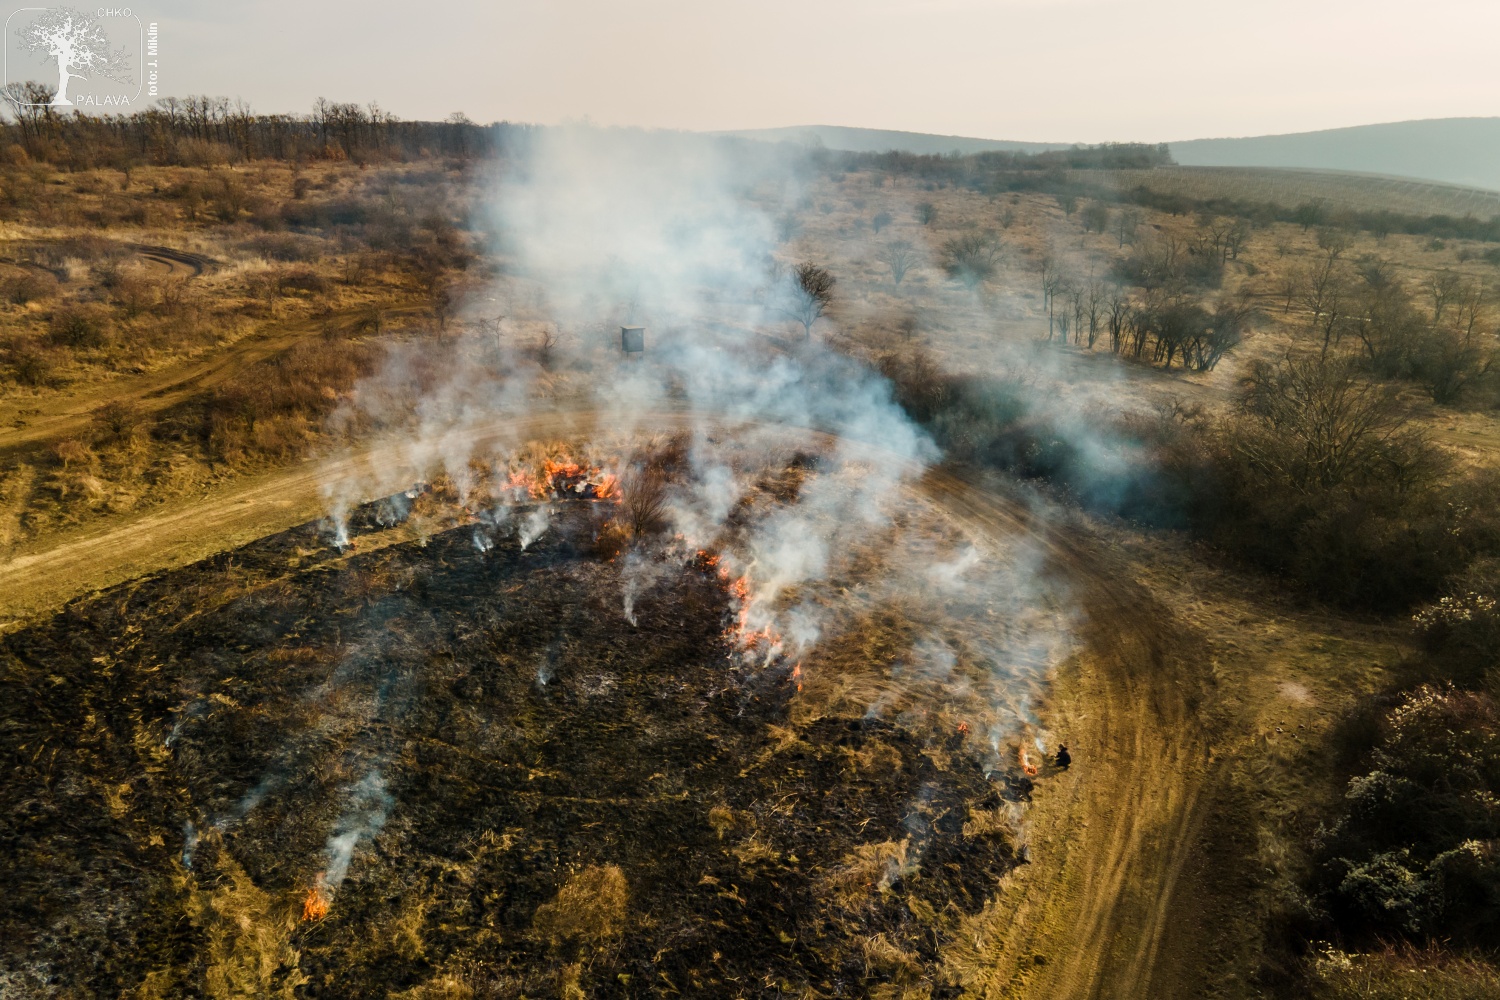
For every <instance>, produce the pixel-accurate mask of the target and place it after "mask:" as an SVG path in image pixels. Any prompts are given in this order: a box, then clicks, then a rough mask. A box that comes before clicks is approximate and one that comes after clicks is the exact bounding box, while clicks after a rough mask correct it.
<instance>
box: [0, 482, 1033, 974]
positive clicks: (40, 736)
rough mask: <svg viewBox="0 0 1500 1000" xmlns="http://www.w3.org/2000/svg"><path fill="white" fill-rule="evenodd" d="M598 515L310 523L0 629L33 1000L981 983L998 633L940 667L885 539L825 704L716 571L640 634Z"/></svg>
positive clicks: (844, 627) (15, 932)
mask: <svg viewBox="0 0 1500 1000" xmlns="http://www.w3.org/2000/svg"><path fill="white" fill-rule="evenodd" d="M607 506H608V505H604V504H594V503H589V502H583V501H568V502H561V503H556V504H553V505H551V510H552V514H551V517H550V527H549V530H548V531H547V532H546V533H545V534H543V535H542V537H541V538H540V539H539V540H536V541H535V542H533V543H531V544H530V545H529V547H527V548H525V549H523V548H522V546H521V544H520V539H519V538H518V537H517V535H516V534H515V533H509V534H507V533H505V532H497V533H494V535H493V536H492V537H491V538H488V539H485V540H484V541H483V543H482V544H476V538H477V537H479V536H477V535H476V533H475V531H474V529H473V528H472V526H460V527H450V528H447V529H445V530H441V531H438V532H436V533H435V534H432V535H431V537H427V538H421V539H418V540H412V541H405V542H400V543H397V544H390V545H387V546H385V547H382V548H378V549H373V550H372V548H371V545H370V544H366V545H365V546H364V551H358V550H356V551H354V552H352V553H349V554H341V553H340V552H338V551H337V550H336V549H334V548H332V547H330V546H329V545H328V544H327V539H326V535H325V534H324V533H322V532H320V530H319V529H318V528H317V527H316V526H313V525H308V526H305V527H303V528H299V529H294V530H292V531H289V532H285V533H282V534H280V535H276V536H273V537H270V538H266V539H263V540H261V541H259V542H256V543H254V544H252V545H249V546H247V547H245V548H242V549H239V550H237V551H235V552H233V553H229V554H226V555H224V556H221V557H218V558H215V559H212V560H208V561H205V562H203V563H199V564H197V565H194V566H190V567H187V568H185V569H182V570H179V571H175V572H171V573H168V574H165V575H161V576H158V577H155V578H150V579H147V580H144V581H140V582H137V583H135V584H131V585H128V586H124V587H120V588H117V589H115V590H113V591H110V592H107V593H104V594H102V595H98V596H96V597H94V598H90V599H87V600H83V601H80V602H75V603H74V604H73V605H71V606H70V607H69V608H68V609H67V610H66V611H64V612H63V613H61V614H59V615H57V616H56V617H54V618H52V619H51V620H48V621H45V622H41V623H38V624H35V625H34V626H32V627H30V628H28V629H26V630H24V631H20V632H17V633H14V634H12V635H10V636H7V637H5V639H4V641H3V645H0V656H3V658H4V664H3V691H0V720H3V735H0V741H3V751H4V753H5V755H6V758H7V762H6V766H5V768H4V772H3V776H0V781H3V789H0V800H3V803H4V812H3V816H0V840H3V845H4V850H3V855H0V865H3V870H0V880H3V884H4V885H5V887H6V889H5V892H4V893H3V894H0V897H3V900H0V941H3V942H4V943H3V944H0V948H3V953H0V954H3V966H0V969H3V978H0V985H3V986H4V990H3V992H4V993H5V995H7V996H82V995H101V996H115V995H126V994H129V995H136V996H164V997H165V996H198V995H211V996H237V995H247V996H248V995H280V996H304V997H312V996H338V997H344V996H385V995H392V994H402V995H407V996H454V997H462V996H474V997H481V996H494V997H520V996H533V997H539V996H584V995H590V996H647V995H674V996H675V995H684V996H725V997H732V996H771V995H797V996H864V995H889V996H913V997H915V996H951V995H957V992H958V990H957V988H956V987H953V986H951V985H949V984H947V983H946V982H945V980H944V976H943V974H942V969H941V958H942V952H943V949H944V947H945V945H946V943H947V941H948V940H949V938H950V937H951V935H952V933H953V932H954V931H955V929H956V928H957V926H958V923H959V921H960V920H961V918H962V916H963V915H964V914H971V913H973V912H975V911H976V910H978V909H979V908H980V907H981V906H982V905H983V904H984V902H985V900H986V899H987V898H988V897H989V896H991V895H993V894H994V892H995V891H996V887H997V883H998V881H999V879H1000V878H1001V877H1002V876H1003V874H1004V873H1005V872H1006V871H1008V870H1009V869H1010V868H1012V867H1013V866H1015V865H1016V864H1018V863H1020V862H1019V857H1018V852H1017V847H1016V839H1015V834H1016V829H1015V826H1014V819H1015V815H1016V812H1015V807H1014V800H1015V799H1016V798H1018V797H1023V796H1024V794H1025V792H1026V789H1027V787H1028V781H1027V779H1026V778H1025V776H1024V775H1021V774H1019V773H1018V772H1017V771H1016V770H1015V768H1014V767H1011V766H1006V763H1005V761H1006V758H1005V757H1003V756H1000V755H998V754H997V749H996V745H994V744H993V741H989V740H986V739H981V738H980V732H981V730H982V729H983V722H982V720H980V719H979V718H977V716H975V715H973V714H966V713H972V712H974V711H977V709H975V708H974V707H973V704H971V703H973V702H975V699H976V697H977V696H979V695H982V694H983V692H982V691H980V690H979V685H978V684H976V683H970V682H969V681H967V680H964V679H963V678H964V671H965V666H964V664H965V661H966V660H967V659H968V658H969V657H968V655H967V654H966V652H965V650H964V648H963V643H964V642H966V641H970V640H974V641H978V638H981V637H982V632H983V629H982V628H980V627H978V626H975V625H974V624H973V623H972V622H969V623H965V622H964V621H963V620H961V619H955V620H953V621H949V622H946V624H942V625H941V628H947V629H949V630H950V633H951V634H950V637H949V638H950V639H951V646H952V648H956V649H958V655H957V657H956V658H955V657H954V655H953V654H951V653H949V654H947V656H948V662H946V663H943V664H940V665H939V666H940V668H941V669H940V671H935V669H934V668H933V666H932V663H933V661H934V656H935V654H934V653H933V651H932V644H933V639H932V638H931V635H932V634H933V633H934V630H936V631H941V628H939V627H938V623H935V619H934V618H933V615H935V614H937V612H935V611H934V612H921V611H920V610H918V609H914V608H913V607H912V606H911V601H910V600H909V599H908V600H906V603H905V604H904V605H902V606H892V605H891V604H890V602H888V601H884V600H883V599H882V598H881V596H880V591H879V588H876V589H875V590H870V589H864V590H861V589H860V588H859V586H858V581H857V579H856V577H857V576H863V577H865V578H872V577H874V578H878V577H879V576H880V575H881V572H882V571H881V567H880V566H878V565H875V564H873V563H872V560H873V561H874V562H878V557H877V556H876V555H873V554H872V553H864V554H862V555H859V554H857V555H856V556H855V557H852V558H851V559H850V560H849V564H848V566H847V574H846V575H844V576H840V575H839V574H833V575H832V576H831V577H830V583H829V586H828V588H827V589H828V591H829V593H831V594H838V593H839V592H840V591H842V592H843V594H844V603H845V605H846V608H845V610H844V611H843V612H842V615H843V617H842V618H841V619H840V620H839V621H838V623H837V624H836V625H835V626H834V627H831V628H829V629H828V630H827V633H826V634H825V636H824V637H823V639H822V640H821V642H820V644H819V646H818V649H817V650H816V651H815V652H814V654H813V655H812V656H811V657H810V658H809V659H808V660H807V662H806V675H805V680H806V684H805V689H804V684H803V681H804V674H803V671H802V670H801V669H799V668H800V666H801V664H797V665H795V666H794V665H793V664H791V663H789V662H780V661H778V662H775V663H771V664H769V665H767V664H764V663H759V662H752V660H751V658H747V657H746V656H745V655H744V651H743V650H740V649H737V648H736V646H735V643H734V641H733V638H732V628H731V626H732V624H733V621H734V617H735V610H736V609H735V600H734V594H733V592H732V589H733V588H732V585H731V584H730V583H729V581H727V580H726V579H725V578H724V577H723V576H722V575H721V574H719V573H717V572H715V571H714V569H713V566H712V564H711V563H708V562H704V561H702V560H698V561H694V560H686V561H683V562H681V563H679V564H675V565H674V568H673V571H672V572H670V573H666V574H661V575H659V576H658V578H657V579H656V580H655V582H654V584H653V586H652V588H651V590H650V591H649V593H647V594H645V595H643V596H642V598H641V599H640V600H639V601H638V602H637V603H636V606H635V608H634V610H633V615H634V617H635V624H633V625H632V624H631V623H630V622H629V621H628V620H627V619H626V618H625V616H624V615H623V614H622V610H621V601H620V595H621V592H622V588H623V583H622V579H621V575H622V572H623V570H624V567H625V566H626V564H627V562H628V560H627V559H625V558H624V557H622V556H619V555H618V554H616V553H612V552H609V551H608V550H607V549H602V548H601V546H600V544H599V538H600V528H601V523H602V522H601V518H604V517H607V516H608V514H607V510H606V508H607ZM378 513H379V508H375V507H371V508H367V509H366V510H365V511H364V512H363V514H362V517H363V522H364V524H365V526H366V527H367V528H374V518H375V515H376V514H378ZM357 520H358V519H357ZM897 520H898V522H899V518H898V519H897ZM896 527H899V523H898V524H897V525H896ZM381 537H382V533H381V532H379V531H372V532H371V533H370V534H368V535H367V536H366V539H368V540H378V539H380V538H381ZM387 537H388V536H387ZM487 546H488V547H487ZM881 547H882V543H881V541H880V540H879V539H875V540H873V543H872V552H874V551H878V550H879V549H880V548H881ZM964 561H965V560H962V559H961V560H960V562H964ZM967 561H972V559H970V560H967ZM851 588H853V589H852V590H851ZM949 610H950V611H951V610H952V609H951V608H950V609H949ZM990 614H991V615H992V616H993V615H994V609H993V608H991V609H990ZM964 634H967V635H968V638H967V639H965V638H964ZM944 648H945V649H947V648H949V647H948V646H945V647H944ZM924 664H925V666H924ZM903 671H904V672H905V674H906V675H907V676H906V679H905V680H904V681H902V682H900V683H896V682H893V681H892V680H891V678H892V677H896V676H897V675H900V674H902V673H903ZM985 673H986V676H990V675H991V674H993V670H992V669H990V668H986V671H985ZM924 691H925V692H926V693H925V694H924V693H923V692H924ZM861 692H863V693H861ZM945 692H946V693H945ZM856 695H857V697H856ZM965 699H967V701H966V700H965ZM979 700H985V699H984V698H980V699H979ZM939 703H941V704H939ZM966 719H973V720H974V721H973V726H972V727H971V726H970V724H969V722H968V721H965V720H966ZM955 720H958V722H957V724H956V725H955ZM1010 759H1011V760H1013V757H1012V758H1010Z"/></svg>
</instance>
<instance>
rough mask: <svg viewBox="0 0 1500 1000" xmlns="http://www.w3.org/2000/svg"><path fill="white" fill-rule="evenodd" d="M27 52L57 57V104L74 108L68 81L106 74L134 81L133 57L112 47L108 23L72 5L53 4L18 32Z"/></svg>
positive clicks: (110, 77)
mask: <svg viewBox="0 0 1500 1000" xmlns="http://www.w3.org/2000/svg"><path fill="white" fill-rule="evenodd" d="M17 34H18V35H19V36H20V39H21V48H22V49H23V50H24V51H26V52H45V53H47V55H48V56H50V57H51V58H53V59H55V60H57V76H58V83H57V91H56V93H54V94H53V95H52V100H51V102H50V103H51V104H52V106H53V107H72V106H73V102H72V101H70V100H68V84H69V83H70V82H71V81H73V80H88V79H90V78H91V77H93V76H102V77H104V78H105V79H107V80H114V81H115V82H116V83H130V82H131V76H130V57H129V55H128V54H127V53H126V51H125V50H124V49H123V48H120V49H111V48H110V47H109V38H108V37H107V36H106V35H105V34H104V26H103V25H101V24H100V23H99V21H98V19H97V18H94V17H91V16H89V15H88V14H85V13H83V12H82V11H77V10H74V9H72V8H71V7H51V8H47V9H45V10H44V11H43V12H42V13H41V14H38V15H37V16H36V17H34V18H32V19H31V20H30V21H28V22H27V23H26V24H25V25H24V26H22V28H21V29H20V31H18V32H17Z"/></svg>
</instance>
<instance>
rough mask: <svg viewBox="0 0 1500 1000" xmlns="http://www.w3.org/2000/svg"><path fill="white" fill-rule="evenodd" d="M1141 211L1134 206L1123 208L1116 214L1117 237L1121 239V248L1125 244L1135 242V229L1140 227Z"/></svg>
mask: <svg viewBox="0 0 1500 1000" xmlns="http://www.w3.org/2000/svg"><path fill="white" fill-rule="evenodd" d="M1140 225H1141V213H1140V212H1139V211H1137V210H1136V209H1133V208H1126V209H1122V210H1121V211H1120V212H1118V213H1116V215H1115V227H1114V231H1115V237H1116V238H1117V239H1119V241H1120V249H1122V250H1123V249H1124V248H1125V244H1127V243H1134V242H1135V231H1136V230H1137V229H1138V228H1140Z"/></svg>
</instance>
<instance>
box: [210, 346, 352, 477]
mask: <svg viewBox="0 0 1500 1000" xmlns="http://www.w3.org/2000/svg"><path fill="white" fill-rule="evenodd" d="M375 359H376V351H375V350H374V349H373V348H370V347H367V346H365V345H363V344H359V343H356V342H352V341H346V340H322V339H320V340H315V341H304V342H303V343H301V344H298V345H297V346H296V347H293V348H292V349H291V350H290V351H288V352H287V353H286V354H284V355H282V356H281V357H279V358H277V359H276V360H275V361H272V362H268V363H266V364H264V365H259V366H257V368H256V370H255V371H253V372H251V373H250V374H249V375H248V376H247V377H246V378H244V379H242V380H240V381H238V382H236V383H235V384H233V385H229V386H225V387H223V388H220V389H218V390H216V391H215V392H214V394H213V395H212V396H211V397H210V399H209V400H208V403H207V407H206V412H205V417H206V423H207V427H208V436H209V444H210V447H211V449H212V450H213V451H214V452H215V453H216V454H218V455H219V456H220V457H222V458H224V459H226V460H228V461H231V462H238V461H241V460H244V459H246V458H248V457H251V456H253V455H256V454H260V455H268V456H275V457H283V458H284V457H291V456H295V455H298V454H301V453H302V452H303V451H304V450H305V449H306V447H307V446H308V445H309V444H310V443H311V442H312V441H313V439H314V438H315V437H316V435H317V433H318V431H317V426H316V422H317V421H318V420H319V418H321V417H323V416H325V415H327V414H328V413H329V412H331V411H332V410H333V409H334V407H336V406H337V405H338V401H339V399H340V398H341V396H342V394H344V393H346V392H347V391H348V390H349V389H350V388H351V387H353V385H354V383H355V382H356V381H357V380H358V379H359V378H361V377H363V376H364V375H366V374H368V373H369V372H370V371H371V369H372V368H373V367H374V364H375Z"/></svg>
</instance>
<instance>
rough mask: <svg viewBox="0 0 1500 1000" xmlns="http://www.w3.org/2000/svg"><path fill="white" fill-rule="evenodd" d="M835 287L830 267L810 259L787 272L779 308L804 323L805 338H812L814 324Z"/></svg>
mask: <svg viewBox="0 0 1500 1000" xmlns="http://www.w3.org/2000/svg"><path fill="white" fill-rule="evenodd" d="M833 286H834V279H833V275H832V274H830V273H828V269H827V268H826V267H823V266H822V265H820V264H814V263H812V262H811V261H804V262H802V263H801V264H798V265H797V266H796V267H794V268H792V270H791V273H790V274H788V275H787V277H786V280H785V282H784V283H783V289H782V301H781V305H780V307H779V311H780V312H781V314H782V315H783V316H785V317H787V318H788V319H791V320H795V321H797V322H798V323H801V324H802V336H803V339H806V340H811V339H812V327H813V324H814V323H816V322H817V321H818V319H819V318H820V317H821V316H822V315H823V313H824V312H825V311H827V309H828V305H829V303H831V302H832V301H833Z"/></svg>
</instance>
